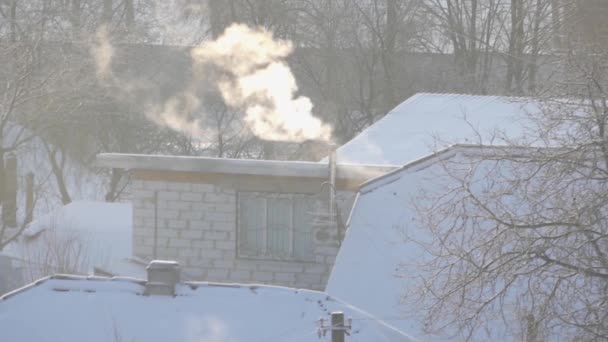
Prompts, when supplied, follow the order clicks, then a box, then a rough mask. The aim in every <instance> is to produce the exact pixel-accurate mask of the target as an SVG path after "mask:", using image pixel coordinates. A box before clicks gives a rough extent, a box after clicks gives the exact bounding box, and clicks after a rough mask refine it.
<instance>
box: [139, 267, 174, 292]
mask: <svg viewBox="0 0 608 342" xmlns="http://www.w3.org/2000/svg"><path fill="white" fill-rule="evenodd" d="M146 270H147V271H148V281H147V282H146V290H145V292H144V294H145V295H148V296H149V295H153V296H174V295H175V285H176V284H177V283H179V264H178V263H177V261H167V260H152V261H150V264H149V265H148V267H146Z"/></svg>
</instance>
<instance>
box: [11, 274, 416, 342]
mask: <svg viewBox="0 0 608 342" xmlns="http://www.w3.org/2000/svg"><path fill="white" fill-rule="evenodd" d="M144 288H145V281H139V280H135V279H128V278H100V277H88V278H85V277H75V276H57V277H51V278H46V279H43V280H40V281H38V282H36V283H35V284H32V285H30V286H29V287H26V288H23V289H21V290H17V291H15V292H12V293H9V294H7V295H5V296H4V297H1V298H0V331H1V332H2V333H1V335H2V337H3V338H2V339H3V340H6V341H62V342H71V341H74V342H75V341H79V342H80V341H91V342H95V341H100V342H101V341H103V342H105V341H147V342H155V341H158V342H161V341H162V342H165V341H175V342H180V341H183V342H191V341H208V342H220V341H221V342H232V341H234V342H237V341H256V342H257V341H260V342H261V341H302V342H304V341H330V340H331V337H330V335H331V334H328V335H327V336H326V337H323V338H321V339H318V338H317V335H316V334H317V326H318V325H317V320H319V318H325V319H327V318H329V314H330V313H331V312H333V311H342V312H344V314H345V317H346V318H347V319H348V318H352V328H353V329H352V332H351V336H349V337H347V339H348V341H387V342H397V341H408V340H410V338H408V336H406V335H404V334H402V333H400V332H399V331H397V330H395V329H394V328H392V327H390V326H388V325H386V324H385V323H382V322H380V321H378V320H375V319H374V318H373V317H371V316H369V315H368V314H366V313H364V312H362V311H360V310H358V309H356V308H354V307H352V306H350V305H348V304H345V303H343V302H340V301H338V300H335V299H334V298H332V297H330V296H328V295H327V294H325V293H323V292H315V291H309V290H296V289H290V288H282V287H272V286H261V285H260V286H258V285H247V286H245V285H233V284H210V283H179V284H177V286H176V296H175V297H174V296H158V295H151V296H147V295H144ZM326 324H327V321H326Z"/></svg>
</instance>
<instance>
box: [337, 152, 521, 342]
mask: <svg viewBox="0 0 608 342" xmlns="http://www.w3.org/2000/svg"><path fill="white" fill-rule="evenodd" d="M522 151H523V150H522V149H521V148H512V147H504V146H503V147H492V146H480V145H454V146H451V147H449V148H447V149H444V150H442V151H439V152H437V153H433V154H431V155H428V156H426V157H425V158H422V159H419V160H417V161H414V162H411V163H408V164H406V165H405V166H403V167H402V168H400V169H398V170H395V171H393V172H390V173H388V174H386V175H383V176H380V177H378V178H376V179H373V180H371V181H369V182H367V183H365V184H363V185H362V186H361V188H360V189H359V193H358V195H357V199H356V201H355V204H354V206H353V209H352V213H351V216H350V220H349V223H348V231H347V234H346V236H345V239H344V241H343V244H342V247H341V249H340V252H339V253H338V257H337V259H336V264H335V266H334V268H333V270H332V273H331V276H330V278H329V281H328V284H327V288H326V291H327V293H329V294H330V295H332V296H335V297H336V298H340V299H341V300H344V301H347V302H349V303H352V304H353V305H355V306H357V307H359V308H362V309H363V310H365V311H367V312H369V313H370V314H372V315H375V316H382V317H392V319H393V320H391V323H392V324H393V325H395V326H396V327H397V328H398V329H401V330H402V331H407V332H408V333H411V334H412V335H413V336H417V337H419V338H421V339H423V340H425V341H445V340H467V339H473V340H496V341H509V340H513V339H512V337H513V336H514V335H516V332H515V329H516V328H517V327H518V324H519V323H520V322H518V321H516V320H517V319H518V318H521V317H522V316H521V313H520V312H519V313H518V312H516V311H515V310H514V309H512V311H511V312H510V314H503V316H501V317H500V318H498V319H496V318H495V319H496V321H492V320H490V321H489V324H488V327H490V328H489V329H487V331H485V332H484V333H486V334H487V335H484V336H473V337H471V336H465V335H466V332H464V333H462V332H458V331H452V330H449V329H446V331H444V335H439V336H438V335H431V334H428V332H427V331H425V329H424V327H425V325H424V324H425V323H424V322H423V321H422V318H423V317H422V316H421V315H420V314H419V312H417V311H416V310H412V306H408V304H412V303H416V301H417V300H418V299H419V293H418V292H417V291H419V290H420V287H421V286H422V282H423V280H422V279H423V278H424V276H427V277H428V276H430V275H431V274H432V273H433V272H434V271H435V270H429V268H425V267H424V266H421V265H422V264H424V261H426V260H429V258H430V255H429V254H428V252H427V249H426V247H425V244H427V243H433V242H434V241H435V240H434V239H433V238H432V237H431V235H430V233H429V232H428V231H427V230H425V228H424V227H423V226H422V225H421V224H420V212H419V211H417V208H419V207H420V206H421V204H422V208H426V207H425V206H424V203H428V202H426V201H433V199H436V198H437V196H439V195H441V194H445V191H446V190H445V189H449V188H457V186H459V185H460V183H459V181H460V180H459V179H458V178H457V177H456V176H455V172H456V171H454V168H458V167H460V168H461V169H465V170H469V167H471V165H475V170H476V172H475V173H474V174H473V175H471V174H469V173H466V172H465V173H463V175H462V177H465V175H467V176H469V177H474V178H473V181H472V182H474V184H475V186H476V188H478V189H484V186H487V185H488V184H490V183H493V182H500V180H499V178H500V177H499V176H498V175H496V170H495V169H494V168H493V167H496V161H495V159H494V160H493V159H492V158H496V157H499V156H502V157H504V156H520V157H521V155H522V154H521V153H522ZM488 157H490V158H488ZM486 158H488V159H486ZM504 160H505V162H504V163H503V164H501V166H503V167H505V166H507V165H506V164H508V163H509V162H510V161H509V160H508V159H504ZM520 166H521V165H520ZM448 170H449V171H448ZM507 172H508V171H507ZM492 174H494V175H495V177H492V176H490V177H488V175H492ZM503 177H504V175H503ZM423 210H424V209H423ZM423 215H425V214H423ZM448 221H449V220H448ZM442 222H443V221H442ZM443 224H444V225H447V226H449V225H450V224H451V222H443ZM427 279H428V278H427ZM510 295H511V292H510ZM509 299H512V297H508V298H505V299H504V301H501V305H505V307H508V308H512V307H513V305H512V302H510V301H509ZM509 305H511V306H509ZM484 317H487V316H484ZM505 324H510V325H507V326H506V327H505ZM438 325H439V324H438ZM459 333H461V334H463V335H459ZM506 336H511V338H507V337H506Z"/></svg>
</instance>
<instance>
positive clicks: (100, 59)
mask: <svg viewBox="0 0 608 342" xmlns="http://www.w3.org/2000/svg"><path fill="white" fill-rule="evenodd" d="M93 38H94V39H93V40H92V41H91V44H90V53H91V55H92V56H93V59H94V60H95V66H96V68H95V71H96V73H97V78H99V79H100V80H104V79H106V78H108V77H109V76H111V74H112V59H113V58H114V47H113V46H112V44H111V43H110V40H109V38H108V28H107V26H105V25H102V26H100V27H99V28H98V29H97V31H96V32H95V36H94V37H93Z"/></svg>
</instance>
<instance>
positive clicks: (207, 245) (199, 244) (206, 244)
mask: <svg viewBox="0 0 608 342" xmlns="http://www.w3.org/2000/svg"><path fill="white" fill-rule="evenodd" d="M192 247H194V248H198V249H212V248H213V241H205V240H194V241H192Z"/></svg>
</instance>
